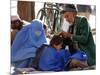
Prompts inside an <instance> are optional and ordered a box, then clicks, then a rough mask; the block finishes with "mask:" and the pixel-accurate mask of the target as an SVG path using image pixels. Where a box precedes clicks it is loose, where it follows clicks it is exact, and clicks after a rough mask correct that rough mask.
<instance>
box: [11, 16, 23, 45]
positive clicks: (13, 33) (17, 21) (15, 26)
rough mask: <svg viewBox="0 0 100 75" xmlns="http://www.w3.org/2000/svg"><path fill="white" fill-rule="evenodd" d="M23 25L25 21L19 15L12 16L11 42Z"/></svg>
mask: <svg viewBox="0 0 100 75" xmlns="http://www.w3.org/2000/svg"><path fill="white" fill-rule="evenodd" d="M22 27H23V22H22V21H21V20H20V19H19V18H18V17H17V16H11V44H12V43H13V40H14V39H15V36H16V34H17V32H18V31H19V30H20V29H21V28H22Z"/></svg>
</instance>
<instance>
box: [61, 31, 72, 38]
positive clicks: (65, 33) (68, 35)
mask: <svg viewBox="0 0 100 75" xmlns="http://www.w3.org/2000/svg"><path fill="white" fill-rule="evenodd" d="M60 35H62V37H64V38H71V37H72V34H71V33H69V32H61V33H60Z"/></svg>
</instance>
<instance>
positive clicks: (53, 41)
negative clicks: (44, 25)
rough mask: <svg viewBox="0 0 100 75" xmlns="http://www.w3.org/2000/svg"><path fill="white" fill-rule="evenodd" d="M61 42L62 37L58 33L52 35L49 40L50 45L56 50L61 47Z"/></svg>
mask: <svg viewBox="0 0 100 75" xmlns="http://www.w3.org/2000/svg"><path fill="white" fill-rule="evenodd" d="M62 44H63V39H62V37H60V36H59V35H54V36H53V38H52V39H51V41H50V45H51V46H53V47H54V48H56V49H57V50H60V49H61V48H62Z"/></svg>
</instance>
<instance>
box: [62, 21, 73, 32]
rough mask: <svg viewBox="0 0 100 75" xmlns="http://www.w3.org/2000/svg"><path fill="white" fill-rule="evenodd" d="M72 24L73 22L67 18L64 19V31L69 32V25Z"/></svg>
mask: <svg viewBox="0 0 100 75" xmlns="http://www.w3.org/2000/svg"><path fill="white" fill-rule="evenodd" d="M71 25H72V23H69V22H68V21H66V19H64V20H63V24H62V30H63V31H64V32H68V30H69V27H70V26H71Z"/></svg>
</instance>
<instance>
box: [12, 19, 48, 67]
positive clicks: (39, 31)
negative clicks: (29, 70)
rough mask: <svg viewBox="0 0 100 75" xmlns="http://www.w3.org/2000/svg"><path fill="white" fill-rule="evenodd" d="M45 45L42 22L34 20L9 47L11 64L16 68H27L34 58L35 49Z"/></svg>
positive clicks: (19, 33)
mask: <svg viewBox="0 0 100 75" xmlns="http://www.w3.org/2000/svg"><path fill="white" fill-rule="evenodd" d="M43 43H47V41H46V36H45V32H44V28H43V22H42V21H40V20H38V19H35V20H33V21H32V22H31V24H29V25H27V26H25V27H23V28H22V29H21V30H20V31H19V32H18V34H17V35H16V38H15V40H14V42H13V44H12V46H11V62H12V64H13V65H14V66H15V67H16V68H24V67H28V64H29V63H31V59H32V58H33V57H35V52H36V49H37V48H39V47H40V46H41V45H42V44H43Z"/></svg>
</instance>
